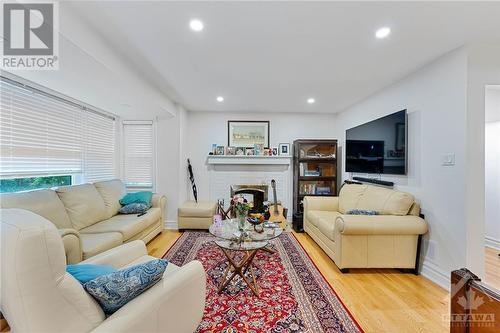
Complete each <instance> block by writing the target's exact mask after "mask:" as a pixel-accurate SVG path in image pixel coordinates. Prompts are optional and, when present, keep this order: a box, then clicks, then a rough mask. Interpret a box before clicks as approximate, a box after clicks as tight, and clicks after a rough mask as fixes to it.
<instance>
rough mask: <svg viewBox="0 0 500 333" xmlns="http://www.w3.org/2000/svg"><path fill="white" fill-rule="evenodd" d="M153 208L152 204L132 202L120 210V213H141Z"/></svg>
mask: <svg viewBox="0 0 500 333" xmlns="http://www.w3.org/2000/svg"><path fill="white" fill-rule="evenodd" d="M149 208H151V205H148V204H145V203H144V202H133V203H131V204H128V205H125V206H123V207H122V208H120V210H119V211H118V212H119V213H120V214H140V213H144V212H145V211H147V210H148V209H149Z"/></svg>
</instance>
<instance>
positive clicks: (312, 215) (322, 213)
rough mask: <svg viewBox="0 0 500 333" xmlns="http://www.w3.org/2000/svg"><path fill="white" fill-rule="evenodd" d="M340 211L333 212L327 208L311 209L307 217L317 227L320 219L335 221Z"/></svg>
mask: <svg viewBox="0 0 500 333" xmlns="http://www.w3.org/2000/svg"><path fill="white" fill-rule="evenodd" d="M338 215H339V212H332V211H327V210H309V211H307V216H306V217H307V219H308V220H309V222H311V224H312V225H314V226H315V227H316V228H317V227H318V223H319V220H320V219H323V218H324V219H329V220H332V221H335V219H336V218H337V216H338Z"/></svg>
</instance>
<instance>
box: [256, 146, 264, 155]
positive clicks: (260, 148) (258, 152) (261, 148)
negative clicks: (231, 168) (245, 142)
mask: <svg viewBox="0 0 500 333" xmlns="http://www.w3.org/2000/svg"><path fill="white" fill-rule="evenodd" d="M253 154H254V155H257V156H261V155H264V145H263V144H258V143H256V144H254V145H253Z"/></svg>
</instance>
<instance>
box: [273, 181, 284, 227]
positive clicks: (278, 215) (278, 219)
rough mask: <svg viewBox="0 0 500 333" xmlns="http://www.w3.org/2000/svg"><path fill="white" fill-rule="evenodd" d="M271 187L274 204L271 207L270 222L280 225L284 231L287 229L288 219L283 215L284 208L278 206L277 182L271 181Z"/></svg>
mask: <svg viewBox="0 0 500 333" xmlns="http://www.w3.org/2000/svg"><path fill="white" fill-rule="evenodd" d="M271 187H272V188H273V199H274V204H273V205H271V206H269V214H270V216H269V221H270V222H274V223H279V224H280V225H281V227H282V228H283V229H285V228H286V222H287V221H286V218H285V216H284V215H283V206H281V204H278V200H277V199H276V181H275V180H274V179H273V180H271Z"/></svg>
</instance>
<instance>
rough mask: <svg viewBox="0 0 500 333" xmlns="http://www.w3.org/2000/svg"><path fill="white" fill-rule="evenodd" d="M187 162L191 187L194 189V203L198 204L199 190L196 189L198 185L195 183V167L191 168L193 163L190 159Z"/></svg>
mask: <svg viewBox="0 0 500 333" xmlns="http://www.w3.org/2000/svg"><path fill="white" fill-rule="evenodd" d="M187 162H188V174H189V180H191V187H192V189H193V197H194V201H196V202H198V190H197V189H196V184H195V182H194V174H193V167H192V166H191V161H189V158H188V160H187Z"/></svg>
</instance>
